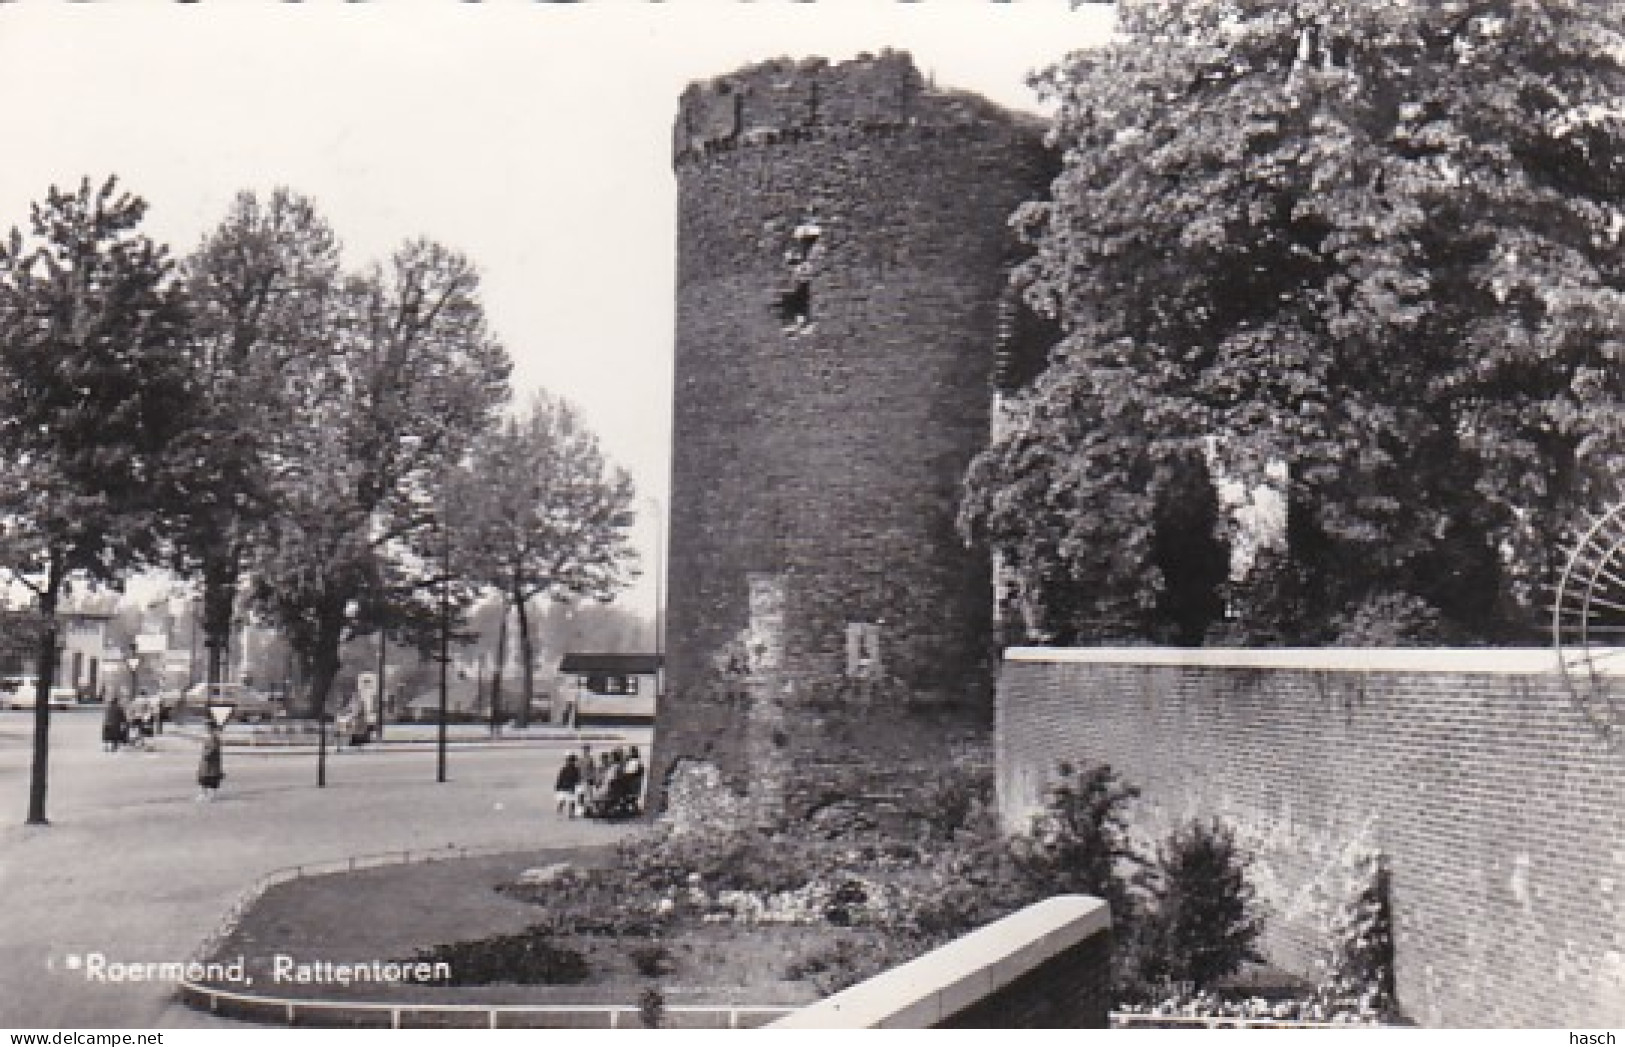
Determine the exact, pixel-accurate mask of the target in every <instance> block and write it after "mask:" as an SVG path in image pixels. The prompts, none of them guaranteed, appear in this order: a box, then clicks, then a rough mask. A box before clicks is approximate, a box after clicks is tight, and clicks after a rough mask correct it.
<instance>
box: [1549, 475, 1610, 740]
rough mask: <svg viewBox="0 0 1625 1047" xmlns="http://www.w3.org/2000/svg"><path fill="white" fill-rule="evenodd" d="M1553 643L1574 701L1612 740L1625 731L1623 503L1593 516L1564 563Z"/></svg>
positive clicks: (1554, 606)
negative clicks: (1597, 515)
mask: <svg viewBox="0 0 1625 1047" xmlns="http://www.w3.org/2000/svg"><path fill="white" fill-rule="evenodd" d="M1552 645H1553V648H1554V649H1555V651H1556V653H1557V664H1558V669H1559V670H1560V671H1561V672H1562V674H1563V681H1564V683H1565V684H1566V685H1567V687H1568V691H1569V696H1570V698H1571V699H1573V701H1574V704H1575V705H1576V706H1577V707H1578V708H1579V709H1580V711H1581V712H1582V713H1584V714H1585V717H1586V719H1587V720H1589V721H1590V722H1591V724H1592V725H1593V726H1594V727H1596V728H1597V730H1598V731H1599V732H1601V733H1602V735H1603V736H1604V737H1605V738H1607V739H1608V740H1609V741H1611V742H1616V743H1617V742H1619V741H1620V740H1621V733H1622V731H1625V699H1622V693H1625V502H1620V503H1618V504H1616V505H1614V506H1612V507H1611V508H1609V509H1608V511H1607V512H1605V513H1603V514H1602V515H1601V516H1599V517H1597V518H1596V519H1594V520H1592V521H1591V523H1590V525H1589V526H1588V527H1587V528H1586V530H1585V533H1584V534H1582V535H1581V536H1580V538H1579V539H1578V540H1577V541H1576V542H1575V544H1574V548H1572V549H1571V550H1570V551H1569V555H1568V557H1567V558H1566V560H1565V562H1564V564H1563V573H1562V575H1561V577H1560V578H1559V580H1558V584H1557V596H1556V599H1555V600H1554V601H1553V603H1552Z"/></svg>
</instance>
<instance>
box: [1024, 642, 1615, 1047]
mask: <svg viewBox="0 0 1625 1047" xmlns="http://www.w3.org/2000/svg"><path fill="white" fill-rule="evenodd" d="M1115 654H1116V652H1114V653H1113V654H1106V653H1105V652H1094V655H1093V656H1094V657H1096V658H1097V659H1102V660H1097V661H1095V662H1091V663H1078V662H1067V661H1059V660H1057V661H1043V660H1009V659H1007V660H1006V662H1005V664H1004V666H1003V669H1002V671H1001V676H1000V680H999V694H998V709H997V727H996V743H995V746H996V752H997V761H998V783H999V802H1000V810H1001V814H1002V816H1003V817H1004V819H1005V821H1006V824H1007V825H1008V826H1010V827H1012V828H1019V827H1021V826H1023V825H1025V824H1027V822H1028V819H1029V816H1030V814H1031V813H1032V812H1033V811H1034V810H1035V809H1036V808H1037V806H1038V805H1039V803H1040V802H1041V797H1042V794H1043V790H1044V788H1045V785H1046V783H1047V782H1048V781H1049V780H1051V778H1052V775H1053V770H1054V768H1055V767H1056V765H1057V764H1058V763H1059V762H1060V761H1062V760H1067V761H1071V762H1073V763H1074V764H1076V765H1083V766H1088V765H1094V764H1098V763H1109V764H1110V765H1111V766H1112V767H1113V768H1115V769H1116V770H1117V771H1118V772H1119V773H1120V774H1121V775H1122V777H1123V778H1124V779H1125V780H1126V781H1128V782H1129V783H1131V784H1134V785H1136V786H1138V787H1139V788H1140V789H1141V790H1142V791H1143V796H1142V797H1141V800H1140V801H1139V802H1138V805H1137V809H1136V826H1137V829H1138V830H1139V831H1140V832H1141V833H1142V834H1143V836H1144V837H1145V838H1146V840H1147V841H1149V840H1150V839H1155V838H1160V837H1161V836H1163V835H1164V834H1165V833H1166V832H1167V831H1168V830H1169V829H1170V828H1172V827H1173V826H1174V825H1175V824H1177V823H1179V822H1181V821H1183V820H1185V819H1188V818H1191V817H1195V816H1208V815H1217V816H1219V817H1222V818H1224V819H1226V820H1227V821H1229V822H1230V823H1231V824H1233V825H1234V826H1235V827H1236V828H1237V830H1238V834H1239V836H1240V837H1241V839H1242V840H1243V841H1244V842H1245V843H1246V844H1247V845H1248V847H1249V848H1250V849H1251V850H1252V852H1253V853H1254V855H1255V864H1254V867H1253V871H1252V877H1251V879H1252V882H1253V883H1254V885H1255V887H1256V888H1257V889H1258V893H1259V896H1260V898H1261V899H1262V900H1263V901H1264V902H1265V904H1266V906H1267V909H1268V914H1269V927H1268V931H1267V934H1266V938H1265V949H1266V952H1267V953H1268V955H1269V956H1270V958H1271V959H1272V960H1274V961H1276V962H1277V963H1279V964H1281V965H1282V966H1284V967H1286V968H1287V969H1289V970H1294V971H1296V972H1298V973H1301V974H1304V975H1306V976H1308V977H1311V978H1313V977H1316V976H1317V974H1318V970H1317V960H1318V958H1319V956H1320V950H1321V949H1322V948H1323V947H1324V944H1325V940H1326V939H1325V935H1324V933H1323V932H1322V921H1323V920H1324V919H1325V917H1326V915H1327V914H1328V913H1329V912H1330V911H1331V910H1332V908H1333V907H1334V906H1335V905H1336V903H1337V901H1338V899H1337V897H1336V895H1337V894H1338V888H1337V886H1336V884H1337V883H1338V874H1339V871H1340V869H1341V867H1342V864H1343V856H1344V855H1345V854H1346V853H1347V851H1348V849H1349V848H1350V846H1351V845H1354V844H1357V843H1359V842H1361V841H1364V842H1367V843H1370V844H1373V845H1375V846H1376V847H1378V848H1379V849H1380V850H1382V851H1383V852H1384V853H1385V854H1386V855H1387V856H1388V858H1389V861H1390V862H1391V864H1392V872H1393V884H1392V902H1393V906H1394V916H1395V934H1396V954H1397V955H1396V967H1397V971H1396V974H1397V979H1398V995H1399V1000H1400V1004H1401V1006H1402V1007H1403V1008H1404V1010H1405V1012H1406V1013H1407V1014H1408V1015H1409V1016H1410V1017H1411V1018H1413V1019H1414V1020H1416V1021H1418V1022H1420V1023H1421V1024H1423V1025H1429V1026H1444V1027H1467V1026H1510V1027H1534V1026H1570V1027H1584V1026H1616V1027H1617V1026H1619V1025H1620V1024H1622V1023H1625V752H1621V751H1620V750H1619V749H1618V748H1617V747H1611V746H1610V744H1608V743H1607V742H1606V741H1604V740H1603V739H1602V738H1601V737H1600V736H1599V735H1598V734H1597V733H1596V732H1595V730H1594V729H1593V728H1592V727H1591V725H1590V724H1589V723H1588V722H1587V721H1586V719H1585V718H1584V717H1583V716H1582V715H1581V713H1580V712H1579V711H1578V710H1577V709H1576V707H1575V706H1574V704H1573V702H1572V701H1571V698H1570V696H1569V694H1568V692H1567V690H1566V688H1565V685H1564V683H1563V681H1562V679H1561V678H1560V677H1557V676H1555V675H1549V674H1539V673H1490V672H1461V671H1450V672H1441V671H1415V670H1412V671H1401V670H1381V669H1373V670H1363V671H1362V670H1358V669H1350V668H1343V669H1337V670H1327V671H1316V670H1314V669H1313V668H1304V667H1298V668H1279V667H1276V668H1257V667H1254V668H1248V667H1244V666H1231V667H1223V666H1213V665H1206V666H1204V665H1185V666H1181V665H1171V664H1160V665H1159V664H1135V660H1136V656H1135V654H1134V652H1121V659H1120V660H1117V661H1115V662H1114V661H1112V660H1111V659H1112V657H1113V656H1114V655H1115ZM1024 656H1030V657H1031V658H1033V659H1042V658H1044V657H1045V656H1044V655H1043V654H1042V653H1041V652H1024Z"/></svg>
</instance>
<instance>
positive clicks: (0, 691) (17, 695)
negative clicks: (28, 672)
mask: <svg viewBox="0 0 1625 1047" xmlns="http://www.w3.org/2000/svg"><path fill="white" fill-rule="evenodd" d="M37 684H38V679H37V678H36V677H33V676H8V677H6V678H5V679H3V680H0V709H32V708H33V707H34V688H35V686H37Z"/></svg>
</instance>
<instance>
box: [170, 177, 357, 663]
mask: <svg viewBox="0 0 1625 1047" xmlns="http://www.w3.org/2000/svg"><path fill="white" fill-rule="evenodd" d="M185 275H186V280H187V287H188V292H189V300H190V302H191V305H192V309H193V314H194V317H195V320H194V341H193V364H194V367H195V368H196V372H197V381H198V385H199V387H200V389H201V391H202V394H203V417H202V418H200V419H199V421H198V424H197V425H195V426H194V427H193V428H192V429H191V430H190V431H189V433H188V434H187V438H186V439H185V440H183V441H181V445H180V446H179V447H178V448H177V450H176V453H174V454H173V455H171V461H172V462H173V466H172V469H171V473H172V476H171V478H170V483H171V488H172V492H173V504H172V505H171V506H170V513H169V515H170V518H171V520H170V522H171V527H172V530H173V532H174V535H175V553H176V559H177V561H178V562H177V566H178V567H179V568H180V569H181V571H182V573H185V574H191V575H194V576H196V577H198V578H199V579H200V580H201V582H202V588H203V632H204V637H205V646H206V647H207V649H208V680H209V682H210V683H215V682H218V681H219V680H220V675H221V660H222V658H223V656H224V655H225V653H226V649H227V645H228V643H229V640H230V637H231V629H232V622H233V616H234V610H235V606H236V600H237V595H238V590H239V587H240V583H241V581H242V576H243V572H244V569H245V567H246V566H247V564H248V562H249V560H250V553H251V550H252V547H253V543H254V541H255V539H256V536H257V533H258V530H259V528H260V527H261V526H262V525H263V523H264V520H265V517H266V515H267V514H268V513H269V511H270V509H271V506H270V492H269V491H268V490H267V489H266V488H267V480H268V477H267V475H266V469H267V462H266V457H267V453H268V450H269V445H270V442H271V439H272V437H273V435H274V434H276V433H278V432H280V431H282V430H283V428H284V426H285V425H286V424H287V420H288V418H289V412H290V411H292V410H293V409H294V407H295V405H294V404H292V403H290V402H289V399H290V397H291V396H292V395H294V393H295V392H296V389H297V386H296V385H295V384H294V382H293V381H292V379H294V378H298V377H301V376H303V375H305V374H307V373H309V372H310V371H311V370H312V369H313V368H314V367H316V366H318V364H317V363H316V361H317V360H319V358H320V357H321V356H322V355H324V354H325V353H326V352H328V349H329V346H330V345H331V344H332V342H333V341H334V340H336V338H337V335H338V316H337V313H336V309H337V306H338V304H339V303H338V291H339V287H340V283H339V278H340V273H339V247H338V242H337V240H336V238H335V237H334V235H333V232H332V230H331V228H329V226H328V225H327V223H326V222H325V221H324V220H323V219H322V218H321V216H320V215H319V214H318V213H317V211H316V209H315V207H314V205H313V204H312V203H311V201H309V200H308V199H306V198H304V197H301V196H298V195H297V194H294V193H292V192H289V191H288V190H286V189H278V190H276V191H275V192H273V193H272V194H271V195H270V197H269V198H268V199H266V200H265V201H263V202H262V201H261V200H260V199H259V197H257V196H256V195H255V194H254V193H251V192H244V193H240V194H239V195H238V196H237V198H236V199H235V200H234V201H233V203H232V206H231V210H230V212H229V213H228V214H227V216H226V217H225V219H224V220H223V221H222V222H221V223H220V225H219V226H218V227H216V228H215V229H214V230H213V231H212V232H211V233H210V234H209V235H208V236H206V237H205V238H204V241H203V243H202V244H201V246H199V248H198V249H197V250H196V251H195V252H194V253H193V254H192V256H191V257H190V258H188V259H187V261H186V266H185Z"/></svg>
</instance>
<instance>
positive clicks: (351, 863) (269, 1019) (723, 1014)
mask: <svg viewBox="0 0 1625 1047" xmlns="http://www.w3.org/2000/svg"><path fill="white" fill-rule="evenodd" d="M534 849H535V847H534V845H533V844H525V843H512V844H490V845H486V846H481V847H465V846H462V845H459V844H447V845H446V846H445V847H440V848H431V849H429V850H426V851H411V850H403V851H385V852H383V853H380V854H369V855H358V856H356V857H352V858H343V859H339V860H338V861H331V862H307V863H304V864H301V865H288V866H283V867H282V868H279V869H273V870H271V871H270V872H268V873H266V874H265V875H264V876H261V877H260V878H259V879H258V880H256V881H254V883H253V884H252V885H251V886H250V887H249V888H248V889H247V890H245V891H244V892H243V893H242V894H241V895H239V896H238V898H237V900H236V901H235V902H234V903H233V904H232V906H231V908H230V909H228V910H226V914H225V916H223V917H222V918H221V920H220V922H219V923H218V924H216V925H215V927H214V929H213V930H212V931H210V932H209V934H208V935H207V936H205V937H204V939H203V941H202V942H201V943H199V945H198V947H197V948H196V949H194V950H192V955H191V957H190V962H192V963H198V964H202V963H205V962H207V961H208V959H209V957H210V956H211V955H212V954H213V953H214V951H215V949H217V948H219V946H220V945H221V944H222V943H223V942H224V941H225V940H226V938H227V937H228V936H229V935H230V934H231V933H232V932H233V931H234V930H236V929H237V925H238V923H240V922H241V921H242V918H243V916H244V915H245V914H246V913H247V912H248V909H249V907H250V906H251V905H253V904H254V903H255V902H257V901H259V899H260V896H261V895H263V894H264V893H265V892H266V891H267V890H269V889H270V888H272V887H275V886H276V885H278V884H282V883H289V882H291V881H293V880H299V879H303V878H305V877H307V876H330V875H333V874H335V873H344V872H358V871H360V870H363V869H376V868H380V867H383V866H388V865H411V864H414V863H428V862H443V861H455V860H459V859H463V858H475V857H484V856H488V855H497V854H518V853H523V852H524V851H526V850H534ZM175 995H176V997H177V998H179V1000H180V1001H181V1002H182V1003H183V1004H185V1005H186V1006H188V1007H191V1008H193V1009H194V1010H199V1011H207V1012H208V1013H210V1014H214V1015H218V1016H219V1017H222V1018H234V1019H237V1020H240V1021H248V1022H255V1023H258V1024H277V1025H286V1026H309V1027H325V1028H379V1029H578V1028H579V1029H632V1028H638V1027H639V1026H641V1025H642V1017H641V1010H640V1008H639V1007H638V1006H637V1005H636V1004H472V1003H416V1002H409V1001H399V1002H391V1003H384V1002H381V1001H374V1000H346V1001H343V1002H336V1001H332V1000H295V999H290V998H287V997H281V996H266V995H261V994H259V993H250V992H239V991H237V990H234V989H220V988H216V987H214V986H212V985H206V984H204V983H203V982H199V981H194V980H192V979H190V978H182V979H181V980H180V981H178V982H176V984H175ZM799 1006H800V1005H783V1006H774V1005H768V1006H757V1005H709V1006H708V1005H699V1004H693V1005H685V1004H676V1005H668V1006H666V1007H665V1008H664V1018H663V1021H662V1023H661V1024H662V1025H663V1026H665V1027H668V1028H690V1029H749V1028H755V1027H757V1026H760V1025H765V1024H766V1023H768V1022H771V1021H774V1020H776V1019H778V1018H782V1017H784V1016H785V1015H787V1014H789V1013H791V1012H792V1011H795V1010H798V1009H799Z"/></svg>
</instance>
